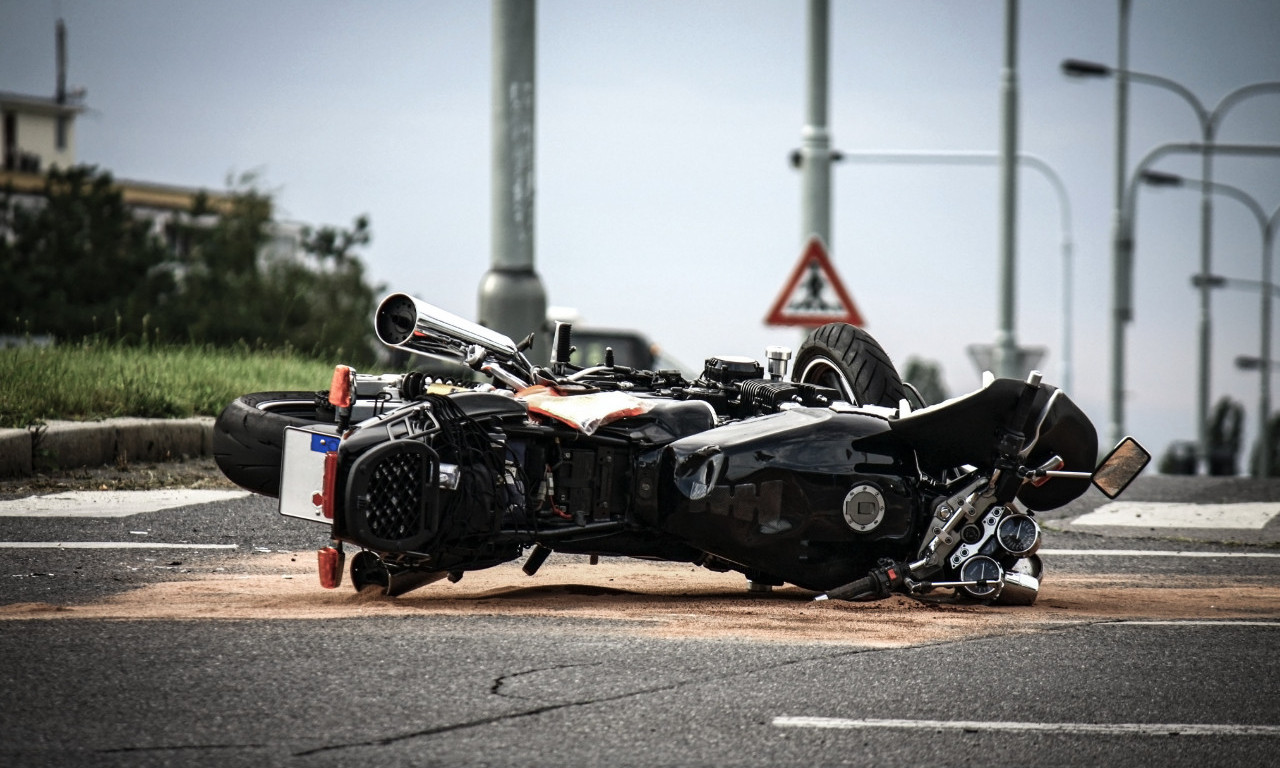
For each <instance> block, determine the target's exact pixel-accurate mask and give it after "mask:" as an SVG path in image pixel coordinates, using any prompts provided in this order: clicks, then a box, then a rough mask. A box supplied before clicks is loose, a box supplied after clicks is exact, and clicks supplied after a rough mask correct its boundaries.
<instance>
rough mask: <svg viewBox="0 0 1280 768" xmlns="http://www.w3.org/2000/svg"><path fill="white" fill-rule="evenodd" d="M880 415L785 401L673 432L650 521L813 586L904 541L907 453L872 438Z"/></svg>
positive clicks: (831, 581)
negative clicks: (746, 415) (870, 445)
mask: <svg viewBox="0 0 1280 768" xmlns="http://www.w3.org/2000/svg"><path fill="white" fill-rule="evenodd" d="M888 429H889V425H888V422H887V421H886V420H885V419H882V418H878V417H876V416H872V415H868V414H865V413H837V412H834V411H832V410H829V409H825V408H795V409H791V410H788V411H783V412H781V413H777V414H772V415H769V416H764V417H760V418H755V419H749V420H745V421H740V422H735V423H733V424H729V425H726V426H723V427H719V428H716V429H712V430H709V431H706V432H702V433H699V434H696V435H691V436H689V437H685V438H682V439H680V440H677V441H675V442H674V443H672V444H671V445H670V446H668V448H667V450H666V456H665V457H664V463H665V467H664V470H665V471H664V473H663V474H664V476H665V477H666V478H668V480H667V482H666V483H665V484H664V489H663V490H664V494H663V502H664V503H663V505H662V506H663V515H662V526H663V528H664V529H665V530H667V531H669V532H671V533H673V534H675V535H677V536H679V537H681V538H683V539H685V540H687V541H689V542H690V543H692V544H693V545H694V546H697V547H699V548H701V549H703V550H705V551H707V552H709V553H711V554H714V555H716V556H718V557H720V558H723V559H725V560H729V561H731V562H734V563H737V564H739V565H742V566H745V567H747V568H748V569H751V570H754V571H757V572H760V573H765V574H771V575H773V576H775V577H777V578H779V579H781V580H784V581H788V582H791V583H793V584H797V585H799V586H802V587H805V588H808V589H815V590H824V589H829V588H831V587H834V586H838V585H841V584H845V583H848V582H849V581H852V580H854V579H856V578H860V577H861V576H863V575H865V573H866V571H867V570H869V569H870V568H871V567H873V566H874V565H875V561H876V559H877V558H880V557H886V556H888V557H900V556H902V554H903V553H904V552H905V550H906V549H907V548H908V546H909V545H908V543H907V542H908V539H909V538H910V534H911V532H912V522H913V520H914V518H915V514H916V511H917V509H918V504H917V502H916V501H915V498H916V495H915V493H914V489H915V478H916V477H917V472H916V468H915V459H914V454H913V453H912V452H911V451H910V450H909V449H907V448H905V447H898V448H894V447H893V446H892V444H886V442H885V441H883V440H879V441H874V442H876V443H877V444H878V448H877V450H868V449H867V448H866V447H865V446H864V445H863V442H864V441H866V440H867V438H870V437H873V436H875V435H880V434H882V433H884V432H887V431H888Z"/></svg>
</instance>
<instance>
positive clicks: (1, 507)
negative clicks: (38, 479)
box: [0, 488, 250, 517]
mask: <svg viewBox="0 0 1280 768" xmlns="http://www.w3.org/2000/svg"><path fill="white" fill-rule="evenodd" d="M249 495H250V494H249V492H248V491H228V490H217V489H208V488H205V489H191V488H162V489H159V490H154V491H68V492H66V493H55V494H49V495H46V496H27V497H26V498H22V499H7V500H4V501H0V517H128V516H129V515H137V514H141V513H143V512H158V511H160V510H162V509H172V508H174V507H188V506H191V505H193V504H208V503H210V502H213V501H227V500H230V499H242V498H244V497H245V496H249Z"/></svg>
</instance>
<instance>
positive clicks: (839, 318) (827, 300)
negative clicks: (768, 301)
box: [764, 237, 863, 328]
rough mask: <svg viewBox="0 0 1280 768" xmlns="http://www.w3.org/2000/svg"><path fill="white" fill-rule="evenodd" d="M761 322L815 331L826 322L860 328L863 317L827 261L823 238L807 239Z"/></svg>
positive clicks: (828, 260) (829, 261)
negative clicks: (812, 328)
mask: <svg viewBox="0 0 1280 768" xmlns="http://www.w3.org/2000/svg"><path fill="white" fill-rule="evenodd" d="M764 322H765V325H800V326H809V327H814V328H816V327H818V326H819V325H825V324H827V323H850V324H851V325H863V321H862V314H861V313H859V312H858V307H857V305H856V304H854V303H853V299H852V298H851V297H850V296H849V293H848V292H847V291H846V290H845V289H844V284H843V283H841V282H840V278H839V276H837V275H836V270H835V267H833V266H831V260H830V259H829V258H827V247H826V246H825V245H823V244H822V238H820V237H812V238H810V239H809V243H808V245H806V246H805V249H804V253H803V254H801V255H800V261H799V262H798V263H797V264H796V268H795V269H794V270H793V271H792V272H791V277H789V278H787V282H786V283H785V284H784V286H783V288H782V293H780V294H778V298H777V300H776V301H774V302H773V307H772V308H771V309H770V310H769V314H768V315H765V318H764Z"/></svg>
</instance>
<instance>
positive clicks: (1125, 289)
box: [1108, 143, 1280, 444]
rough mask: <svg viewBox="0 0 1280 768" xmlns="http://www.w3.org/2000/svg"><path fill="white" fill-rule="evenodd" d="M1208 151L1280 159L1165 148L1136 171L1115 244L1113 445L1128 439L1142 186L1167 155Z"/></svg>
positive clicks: (1194, 146)
mask: <svg viewBox="0 0 1280 768" xmlns="http://www.w3.org/2000/svg"><path fill="white" fill-rule="evenodd" d="M1205 151H1211V152H1213V153H1214V154H1222V155H1240V156H1248V157H1259V156H1276V155H1280V146H1268V145H1257V144H1215V145H1214V146H1213V147H1210V148H1207V149H1206V145H1204V144H1198V143H1170V144H1161V145H1160V146H1158V147H1156V148H1155V149H1153V150H1151V151H1150V152H1148V153H1147V154H1146V156H1144V157H1143V158H1142V160H1141V161H1140V162H1139V163H1138V166H1137V168H1136V169H1135V170H1134V173H1133V176H1132V178H1131V179H1130V180H1129V183H1128V184H1127V185H1126V187H1125V191H1124V195H1123V196H1122V197H1121V206H1120V213H1119V217H1118V218H1119V220H1118V222H1117V226H1116V231H1115V240H1114V242H1113V244H1112V252H1113V253H1114V254H1115V258H1114V263H1115V266H1116V270H1115V277H1114V280H1113V285H1112V293H1111V295H1112V314H1111V316H1112V326H1111V359H1112V365H1111V420H1110V423H1109V424H1108V437H1109V438H1110V439H1111V442H1112V444H1115V443H1117V442H1119V441H1120V439H1121V438H1122V437H1123V436H1124V357H1125V355H1124V346H1125V336H1124V330H1125V329H1124V326H1125V324H1126V323H1129V322H1132V320H1133V248H1134V241H1133V229H1134V218H1135V216H1136V209H1137V186H1138V182H1139V181H1140V180H1141V179H1142V178H1143V177H1144V175H1146V173H1147V169H1148V168H1149V167H1150V166H1151V165H1153V164H1154V163H1155V162H1156V161H1157V160H1159V159H1160V158H1162V157H1164V156H1165V155H1168V154H1172V153H1175V152H1181V153H1189V154H1199V153H1202V152H1205Z"/></svg>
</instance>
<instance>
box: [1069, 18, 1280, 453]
mask: <svg viewBox="0 0 1280 768" xmlns="http://www.w3.org/2000/svg"><path fill="white" fill-rule="evenodd" d="M1128 16H1129V0H1120V22H1121V33H1120V58H1119V60H1118V62H1117V66H1115V67H1110V66H1107V65H1106V64H1099V63H1097V62H1092V61H1081V60H1079V59H1067V60H1065V61H1063V62H1062V71H1063V72H1064V73H1065V74H1067V75H1069V76H1072V77H1111V76H1113V75H1114V76H1115V77H1116V125H1117V140H1116V141H1117V152H1116V157H1117V160H1116V166H1117V168H1116V179H1117V190H1118V191H1119V190H1121V189H1122V188H1123V186H1124V184H1125V182H1124V178H1125V175H1124V174H1125V168H1124V154H1123V151H1122V148H1123V146H1124V133H1125V127H1124V124H1125V121H1126V118H1127V108H1126V105H1127V99H1128V94H1127V85H1126V81H1127V80H1133V81H1135V82H1140V83H1145V84H1147V85H1154V86H1156V87H1158V88H1163V89H1164V90H1167V91H1170V92H1172V93H1175V94H1177V95H1178V96H1179V97H1181V98H1182V99H1183V100H1184V101H1186V102H1187V104H1188V105H1190V107H1191V109H1192V111H1193V112H1194V113H1195V116H1196V120H1197V121H1198V122H1199V124H1200V136H1201V141H1202V144H1201V146H1202V147H1203V150H1202V151H1201V176H1202V177H1203V180H1204V181H1205V182H1206V183H1212V181H1213V147H1214V141H1215V136H1216V134H1217V129H1218V126H1219V125H1220V124H1221V122H1222V119H1223V117H1225V116H1226V114H1227V111H1228V110H1230V109H1231V108H1232V107H1233V106H1235V105H1236V104H1238V103H1240V102H1241V101H1243V100H1244V99H1247V98H1250V97H1252V96H1257V95H1260V94H1263V93H1280V81H1269V82H1261V83H1251V84H1249V85H1245V86H1241V87H1240V88H1237V89H1235V90H1233V91H1231V92H1229V93H1228V94H1227V95H1226V96H1224V97H1222V99H1221V100H1220V101H1219V102H1218V104H1217V105H1216V106H1214V108H1213V109H1208V108H1206V107H1205V105H1204V104H1203V103H1202V102H1201V101H1200V99H1198V98H1197V97H1196V95H1195V94H1194V93H1192V92H1191V90H1190V89H1188V88H1186V87H1185V86H1183V85H1182V84H1180V83H1178V82H1175V81H1173V80H1170V79H1169V78H1167V77H1161V76H1159V75H1152V74H1148V73H1146V72H1135V71H1133V70H1131V69H1129V68H1128V61H1127V58H1128V46H1127V37H1128ZM1118 194H1119V192H1118ZM1117 199H1118V198H1117ZM1118 213H1119V211H1118V210H1117V214H1118ZM1212 229H1213V202H1212V193H1211V192H1210V191H1209V190H1208V189H1205V190H1203V193H1202V195H1201V198H1200V274H1202V275H1208V274H1210V273H1211V272H1212V271H1213V270H1212V242H1213V236H1212ZM1116 242H1118V240H1117V241H1116ZM1115 261H1117V260H1116V259H1113V262H1115ZM1118 266H1119V265H1118V264H1117V267H1118ZM1211 348H1212V320H1211V312H1210V291H1209V289H1208V288H1207V287H1206V288H1201V290H1200V318H1199V375H1198V378H1197V396H1196V430H1197V431H1196V434H1197V442H1198V444H1199V451H1200V456H1199V460H1200V461H1202V462H1204V461H1208V445H1209V432H1208V429H1209V427H1208V421H1209V390H1210V374H1209V370H1210V369H1209V358H1210V353H1211ZM1112 362H1113V364H1115V360H1113V361H1112ZM1116 396H1117V395H1116V393H1112V397H1113V401H1114V398H1115V397H1116ZM1120 396H1123V393H1121V395H1120Z"/></svg>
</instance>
